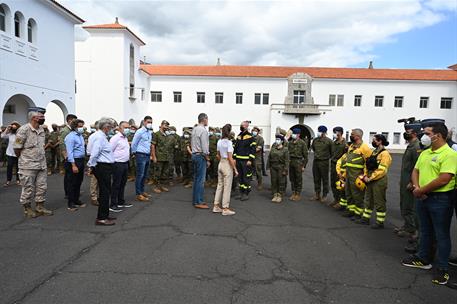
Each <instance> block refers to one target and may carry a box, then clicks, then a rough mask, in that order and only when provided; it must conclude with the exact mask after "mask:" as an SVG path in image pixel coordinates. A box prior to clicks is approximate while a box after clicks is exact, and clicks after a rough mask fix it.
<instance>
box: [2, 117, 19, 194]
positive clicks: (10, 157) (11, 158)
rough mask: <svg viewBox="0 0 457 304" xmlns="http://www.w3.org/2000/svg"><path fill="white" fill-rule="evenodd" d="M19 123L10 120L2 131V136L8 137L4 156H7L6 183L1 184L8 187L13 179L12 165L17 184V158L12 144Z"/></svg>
mask: <svg viewBox="0 0 457 304" xmlns="http://www.w3.org/2000/svg"><path fill="white" fill-rule="evenodd" d="M20 127H21V125H20V124H19V123H18V122H15V121H14V122H12V123H11V124H10V125H9V126H8V128H6V130H5V131H4V132H3V133H2V135H1V137H2V138H7V139H8V147H7V148H6V158H7V166H6V183H5V184H4V185H3V186H4V187H8V186H9V185H10V184H11V180H12V179H13V167H14V168H15V174H16V184H18V185H19V174H18V164H17V161H18V158H17V156H16V153H14V149H13V145H14V142H15V141H16V132H17V129H19V128H20Z"/></svg>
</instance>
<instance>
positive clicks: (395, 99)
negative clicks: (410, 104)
mask: <svg viewBox="0 0 457 304" xmlns="http://www.w3.org/2000/svg"><path fill="white" fill-rule="evenodd" d="M404 100H405V97H404V96H395V97H394V108H403V102H404ZM397 102H399V103H400V106H398V104H397Z"/></svg>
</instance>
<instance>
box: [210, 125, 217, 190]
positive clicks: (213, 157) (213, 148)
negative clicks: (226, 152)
mask: <svg viewBox="0 0 457 304" xmlns="http://www.w3.org/2000/svg"><path fill="white" fill-rule="evenodd" d="M211 129H212V128H210V131H211ZM212 131H213V132H215V129H212ZM217 141H218V138H217V136H216V134H214V133H213V134H212V135H210V136H209V162H210V165H209V168H208V177H209V180H208V185H209V186H211V187H215V186H216V185H217V175H218V174H217V167H218V166H219V160H218V159H217Z"/></svg>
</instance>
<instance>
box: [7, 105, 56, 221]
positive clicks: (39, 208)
mask: <svg viewBox="0 0 457 304" xmlns="http://www.w3.org/2000/svg"><path fill="white" fill-rule="evenodd" d="M38 111H40V112H38ZM44 112H46V110H45V109H43V108H31V111H30V112H29V123H28V124H26V125H24V126H22V127H20V128H19V129H18V131H17V133H16V141H15V142H14V145H13V147H14V151H15V153H16V155H17V156H18V157H19V161H18V162H19V177H20V180H21V185H22V193H21V198H20V202H21V204H22V206H23V208H24V214H25V216H26V217H29V218H34V217H37V216H39V215H52V214H53V212H52V211H50V210H48V209H46V208H45V207H44V202H45V200H46V189H47V168H46V155H45V150H44V146H45V134H44V133H45V132H44V130H43V127H42V125H43V123H44ZM33 201H34V202H35V204H36V208H35V210H33V209H32V202H33Z"/></svg>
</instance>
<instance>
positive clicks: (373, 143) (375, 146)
mask: <svg viewBox="0 0 457 304" xmlns="http://www.w3.org/2000/svg"><path fill="white" fill-rule="evenodd" d="M371 145H372V146H373V148H377V147H378V146H379V145H378V144H377V143H376V142H374V141H373V142H372V143H371Z"/></svg>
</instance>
